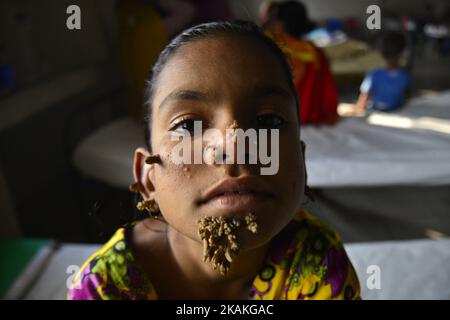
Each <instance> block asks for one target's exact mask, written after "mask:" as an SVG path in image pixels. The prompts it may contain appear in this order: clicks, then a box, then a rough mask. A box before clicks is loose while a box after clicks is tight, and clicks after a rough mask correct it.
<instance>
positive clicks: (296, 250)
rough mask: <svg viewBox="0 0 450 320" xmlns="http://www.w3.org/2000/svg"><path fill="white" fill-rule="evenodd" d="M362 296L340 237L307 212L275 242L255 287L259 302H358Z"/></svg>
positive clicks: (255, 294) (294, 221)
mask: <svg viewBox="0 0 450 320" xmlns="http://www.w3.org/2000/svg"><path fill="white" fill-rule="evenodd" d="M264 288H265V289H264ZM359 294H360V288H359V281H358V278H357V275H356V273H355V271H354V269H353V266H352V264H351V262H350V260H349V259H348V257H347V254H346V252H345V249H344V247H343V245H342V242H341V239H340V237H339V235H338V234H337V233H336V232H335V231H333V230H332V229H331V228H329V227H328V226H327V225H325V224H324V223H323V222H321V221H320V220H319V219H317V218H315V217H314V216H312V215H311V214H309V213H308V212H306V211H301V212H300V213H299V214H298V215H297V216H296V217H295V218H294V219H293V220H292V221H291V223H290V224H289V225H288V226H286V227H285V228H284V229H283V231H282V232H280V233H279V234H278V235H277V236H276V237H275V238H274V239H273V240H272V242H271V247H270V251H269V257H268V259H267V261H266V265H265V266H264V267H263V269H262V271H261V272H260V274H259V275H258V276H257V278H256V279H255V281H254V285H253V297H254V298H256V299H258V298H261V299H286V300H297V299H357V298H359Z"/></svg>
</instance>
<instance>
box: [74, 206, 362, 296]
mask: <svg viewBox="0 0 450 320" xmlns="http://www.w3.org/2000/svg"><path fill="white" fill-rule="evenodd" d="M128 228H130V227H128ZM126 232H127V228H120V229H119V230H117V232H116V233H115V234H114V236H113V237H112V238H111V239H110V240H109V241H108V242H107V243H106V244H105V245H104V246H103V247H102V248H101V249H100V250H99V251H97V252H96V253H94V254H93V255H92V256H91V257H90V258H89V259H88V260H87V261H86V263H85V264H84V266H83V267H82V268H81V270H80V272H79V274H78V275H77V276H76V277H75V280H74V281H73V283H72V287H71V288H70V290H69V293H68V299H71V300H98V299H105V300H110V299H125V300H128V299H140V300H145V299H158V294H157V292H156V291H155V288H154V287H153V286H152V283H151V280H150V279H148V277H147V276H146V274H145V273H144V272H143V270H142V268H141V267H140V265H139V263H138V262H137V261H136V259H135V257H134V256H133V253H132V251H131V249H130V248H129V246H128V245H127V241H126ZM187 298H188V297H187ZM248 298H249V299H251V300H309V299H359V298H360V288H359V281H358V278H357V275H356V273H355V270H354V269H353V266H352V264H351V262H350V261H349V259H348V257H347V254H346V252H345V250H344V248H343V246H342V243H341V241H340V239H339V237H338V236H337V234H336V233H335V232H333V231H332V230H330V229H329V228H328V227H326V226H325V225H324V224H322V223H321V222H320V221H319V220H317V219H316V218H314V217H313V216H311V215H310V214H309V213H307V212H306V211H301V212H300V213H299V214H298V215H297V216H296V218H295V219H293V220H292V221H291V222H290V223H289V224H288V225H287V226H286V227H285V228H284V229H283V230H282V231H281V232H280V233H279V234H278V235H277V236H276V237H275V238H274V239H273V240H272V241H271V243H270V247H269V253H268V255H267V259H266V261H265V263H264V265H263V267H262V268H261V270H260V272H259V273H258V274H257V275H255V278H254V281H253V285H252V287H251V289H250V291H249V293H248Z"/></svg>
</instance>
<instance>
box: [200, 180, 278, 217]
mask: <svg viewBox="0 0 450 320" xmlns="http://www.w3.org/2000/svg"><path fill="white" fill-rule="evenodd" d="M274 197H275V193H274V192H273V191H272V190H271V188H270V187H269V185H268V184H266V183H265V181H263V180H262V179H260V178H258V177H253V176H245V177H241V178H229V179H225V180H222V181H220V182H219V183H217V184H215V185H214V186H212V187H211V188H210V189H208V190H207V192H206V193H205V195H204V196H203V197H202V198H201V200H200V201H199V204H200V205H202V206H207V207H209V208H210V209H216V210H219V211H220V212H223V213H226V212H236V211H242V212H247V213H248V212H249V211H252V210H254V209H256V207H258V206H260V205H261V203H262V202H264V201H265V200H268V199H270V198H274Z"/></svg>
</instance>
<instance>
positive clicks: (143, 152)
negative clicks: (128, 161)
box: [133, 148, 155, 200]
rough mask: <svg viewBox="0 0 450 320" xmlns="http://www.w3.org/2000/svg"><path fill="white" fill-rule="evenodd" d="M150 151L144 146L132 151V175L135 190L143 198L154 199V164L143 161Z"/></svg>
mask: <svg viewBox="0 0 450 320" xmlns="http://www.w3.org/2000/svg"><path fill="white" fill-rule="evenodd" d="M148 156H150V153H149V152H148V151H147V149H145V148H138V149H136V151H135V152H134V163H133V175H134V180H135V181H136V186H137V190H138V191H139V193H140V194H141V195H142V197H143V198H144V200H154V199H155V186H154V179H155V178H154V176H155V175H154V170H155V167H154V164H147V163H145V159H146V158H147V157H148Z"/></svg>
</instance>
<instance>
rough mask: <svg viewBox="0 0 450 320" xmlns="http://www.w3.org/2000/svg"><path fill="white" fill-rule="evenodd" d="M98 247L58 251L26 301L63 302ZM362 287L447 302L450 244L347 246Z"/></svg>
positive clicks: (389, 295) (384, 295)
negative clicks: (372, 283) (375, 279)
mask: <svg viewBox="0 0 450 320" xmlns="http://www.w3.org/2000/svg"><path fill="white" fill-rule="evenodd" d="M98 248H99V245H81V244H80V245H73V244H66V245H62V246H61V247H60V248H59V250H58V251H56V252H55V254H53V256H52V257H51V260H50V261H49V263H48V265H47V268H46V269H45V271H44V272H43V273H42V274H41V276H40V277H39V279H38V281H37V282H36V283H35V284H34V286H32V288H31V289H30V290H29V292H28V293H27V295H26V296H25V299H65V298H66V294H67V279H68V277H69V276H71V275H72V274H73V273H67V271H68V267H69V266H71V265H77V266H80V267H81V265H82V264H83V263H84V261H85V260H86V259H87V258H88V257H89V256H90V255H91V254H92V253H93V252H94V251H96V250H97V249H98ZM345 248H346V250H347V254H348V256H349V258H350V259H351V261H352V263H353V265H354V267H355V270H356V273H357V274H358V277H359V280H360V283H361V294H362V298H363V299H370V300H371V299H375V300H377V299H450V268H449V266H450V239H440V240H429V239H421V240H412V241H389V242H371V243H351V244H346V245H345ZM372 265H376V266H378V267H379V269H380V285H381V287H380V289H372V290H369V289H368V287H367V285H366V283H367V280H368V279H369V276H370V275H371V274H372V273H368V272H367V271H368V270H369V271H370V269H368V268H369V267H370V266H372Z"/></svg>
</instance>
